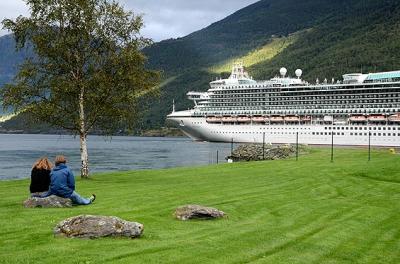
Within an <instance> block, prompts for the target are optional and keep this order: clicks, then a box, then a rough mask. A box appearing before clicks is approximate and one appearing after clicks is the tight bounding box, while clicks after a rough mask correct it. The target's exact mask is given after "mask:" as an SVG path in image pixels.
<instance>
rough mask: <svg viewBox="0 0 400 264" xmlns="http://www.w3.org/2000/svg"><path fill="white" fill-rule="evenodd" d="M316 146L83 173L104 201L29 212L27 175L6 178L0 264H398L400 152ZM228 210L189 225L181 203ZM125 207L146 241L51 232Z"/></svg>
mask: <svg viewBox="0 0 400 264" xmlns="http://www.w3.org/2000/svg"><path fill="white" fill-rule="evenodd" d="M367 156H368V154H367V150H366V149H356V150H350V149H338V150H335V161H334V162H333V163H331V162H330V150H329V148H325V149H323V148H317V149H312V151H311V154H309V155H306V156H301V157H300V160H299V161H298V162H296V161H295V160H293V159H291V160H283V161H266V162H253V163H236V164H223V165H216V166H209V167H198V168H178V169H169V170H154V171H135V172H115V173H107V174H99V175H94V176H93V179H92V180H89V181H82V180H78V181H77V191H78V192H79V193H81V194H84V195H89V194H91V193H92V192H94V193H96V194H97V196H98V199H97V200H96V202H95V204H93V205H90V206H87V207H83V206H81V207H74V208H71V209H24V208H23V207H22V201H23V200H24V199H25V198H27V195H28V194H27V190H28V181H26V180H23V181H7V182H0V193H1V199H0V263H56V264H61V263H248V262H252V263H274V264H275V263H305V264H310V263H374V264H375V263H385V264H387V263H400V155H392V154H389V151H388V150H374V151H373V153H372V161H371V162H368V161H367V158H368V157H367ZM188 203H198V204H203V205H207V206H214V207H217V208H219V209H221V210H223V211H225V212H226V213H227V214H228V215H229V217H228V218H227V219H222V220H217V221H191V222H180V221H177V220H175V219H174V218H173V216H172V213H173V211H174V209H175V208H176V207H177V206H179V205H184V204H188ZM79 214H99V215H115V216H118V217H121V218H123V219H126V220H131V221H138V222H141V223H143V224H144V226H145V230H144V235H143V237H141V238H140V239H135V240H131V239H111V238H106V239H98V240H79V239H66V238H55V237H53V233H52V229H53V227H54V226H55V225H56V224H57V223H58V222H59V221H61V220H63V219H65V218H67V217H71V216H75V215H79Z"/></svg>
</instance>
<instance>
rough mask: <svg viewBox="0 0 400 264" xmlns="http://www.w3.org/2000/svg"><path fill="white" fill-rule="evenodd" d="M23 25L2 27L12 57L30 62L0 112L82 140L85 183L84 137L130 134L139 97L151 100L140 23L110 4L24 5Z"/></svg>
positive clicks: (38, 0)
mask: <svg viewBox="0 0 400 264" xmlns="http://www.w3.org/2000/svg"><path fill="white" fill-rule="evenodd" d="M25 2H26V4H27V6H28V7H29V10H30V16H29V17H23V16H19V17H18V18H17V19H15V20H11V19H5V20H3V21H2V24H3V28H4V29H8V30H9V31H11V32H12V33H13V34H14V36H15V40H16V43H17V49H21V48H23V47H24V46H26V45H31V46H32V48H33V50H34V52H35V56H34V57H32V58H29V59H27V60H26V61H25V63H23V64H22V65H21V66H20V69H19V72H18V74H17V75H16V77H15V80H14V82H13V84H8V85H6V86H5V87H4V89H3V90H2V92H1V95H0V96H1V98H2V99H3V105H4V106H5V107H9V106H12V108H13V109H14V111H16V112H17V111H20V110H23V111H27V112H29V113H30V116H33V117H34V118H36V119H38V120H41V121H45V122H47V123H49V124H51V125H53V126H55V127H60V128H63V129H65V130H68V131H71V132H72V133H74V134H75V135H78V136H79V138H80V153H81V163H82V164H81V176H82V177H83V178H87V177H88V176H89V165H88V151H87V135H88V133H89V132H90V131H92V130H93V129H94V128H95V129H96V131H99V130H100V131H101V132H102V133H104V134H105V135H109V134H111V133H112V132H113V131H114V130H115V129H116V128H118V127H120V126H122V125H123V126H127V127H132V126H133V124H134V123H135V120H136V119H137V117H138V108H139V107H138V106H139V105H140V100H141V98H142V97H143V96H148V95H152V94H154V93H155V92H156V88H155V87H156V84H157V82H158V73H156V72H153V71H150V70H147V69H146V67H145V64H146V58H145V57H144V55H143V54H142V53H141V50H142V49H143V48H144V47H146V46H147V45H149V44H150V42H151V41H150V40H149V39H146V38H144V37H142V36H141V34H140V30H141V28H142V27H143V21H142V17H141V16H140V15H136V14H134V13H133V12H131V11H125V10H124V8H123V7H122V6H121V5H120V4H119V3H118V2H116V1H109V0H25Z"/></svg>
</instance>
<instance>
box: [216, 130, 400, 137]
mask: <svg viewBox="0 0 400 264" xmlns="http://www.w3.org/2000/svg"><path fill="white" fill-rule="evenodd" d="M211 133H212V134H259V135H261V134H263V133H262V132H218V131H211ZM332 133H333V135H334V136H345V135H350V136H368V133H357V132H355V133H353V132H352V133H344V132H299V135H314V136H324V135H325V136H331V135H332ZM267 134H270V135H296V134H297V132H268V133H267ZM371 136H378V137H382V136H383V137H396V136H397V137H400V133H397V134H396V133H371Z"/></svg>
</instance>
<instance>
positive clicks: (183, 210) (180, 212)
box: [175, 205, 225, 221]
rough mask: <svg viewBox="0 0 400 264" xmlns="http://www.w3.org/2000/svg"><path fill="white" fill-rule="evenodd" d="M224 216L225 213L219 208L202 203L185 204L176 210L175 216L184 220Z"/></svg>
mask: <svg viewBox="0 0 400 264" xmlns="http://www.w3.org/2000/svg"><path fill="white" fill-rule="evenodd" d="M224 216H225V213H224V212H222V211H220V210H218V209H215V208H212V207H205V206H201V205H185V206H182V207H178V208H177V209H176V210H175V217H176V218H177V219H179V220H183V221H186V220H189V219H214V218H221V217H224Z"/></svg>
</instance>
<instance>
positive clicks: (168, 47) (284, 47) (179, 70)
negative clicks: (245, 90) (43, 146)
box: [145, 0, 400, 126]
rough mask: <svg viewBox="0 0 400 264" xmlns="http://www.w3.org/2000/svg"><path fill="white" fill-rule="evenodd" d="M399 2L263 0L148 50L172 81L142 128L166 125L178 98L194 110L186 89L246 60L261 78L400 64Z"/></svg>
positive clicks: (154, 63)
mask: <svg viewBox="0 0 400 264" xmlns="http://www.w3.org/2000/svg"><path fill="white" fill-rule="evenodd" d="M399 33H400V1H396V0H383V1H374V0H337V1H328V0H305V1H297V0H279V1H277V0H263V1H260V2H257V3H255V4H253V5H251V6H249V7H247V8H244V9H242V10H240V11H238V12H236V13H235V14H232V15H231V16H229V17H227V18H225V19H224V20H222V21H220V22H217V23H215V24H213V25H211V26H209V27H208V28H205V29H203V30H201V31H198V32H195V33H193V34H191V35H188V36H187V37H185V38H181V39H176V40H167V41H163V42H160V43H157V44H155V45H153V46H152V47H150V48H149V49H147V50H146V54H147V55H148V56H149V63H150V65H151V67H153V68H156V69H161V70H164V73H165V76H168V77H171V76H174V77H175V81H174V82H171V83H169V84H168V85H165V86H164V87H163V90H162V92H163V93H162V97H161V99H160V101H159V105H158V106H155V107H153V108H152V111H151V114H150V115H149V117H148V118H147V122H146V124H145V125H151V126H156V125H161V124H162V122H163V120H164V117H165V115H166V114H168V112H169V111H170V110H171V107H170V105H171V102H172V99H173V98H174V99H175V101H176V104H177V108H178V109H186V108H188V107H191V102H190V101H188V100H186V97H185V94H186V92H188V91H190V90H199V91H201V90H206V89H207V88H208V82H209V81H210V80H211V79H213V78H215V77H218V76H221V75H223V76H226V75H227V73H226V72H227V71H228V70H229V67H230V64H231V63H232V62H233V61H235V60H241V61H244V63H245V65H246V66H248V70H249V72H250V74H251V75H253V76H254V77H255V78H256V79H267V78H270V77H273V76H274V75H276V74H277V73H278V69H279V68H280V67H282V66H285V67H287V68H288V69H289V73H291V74H292V75H293V74H294V71H295V69H297V68H301V69H303V71H304V76H303V77H304V78H305V79H307V80H308V81H310V82H312V81H313V80H315V79H316V78H319V79H320V80H322V79H324V78H327V79H329V80H330V79H331V78H339V77H341V75H342V74H344V73H349V72H360V71H363V72H368V71H384V70H396V69H400V53H399V50H400V34H399Z"/></svg>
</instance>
